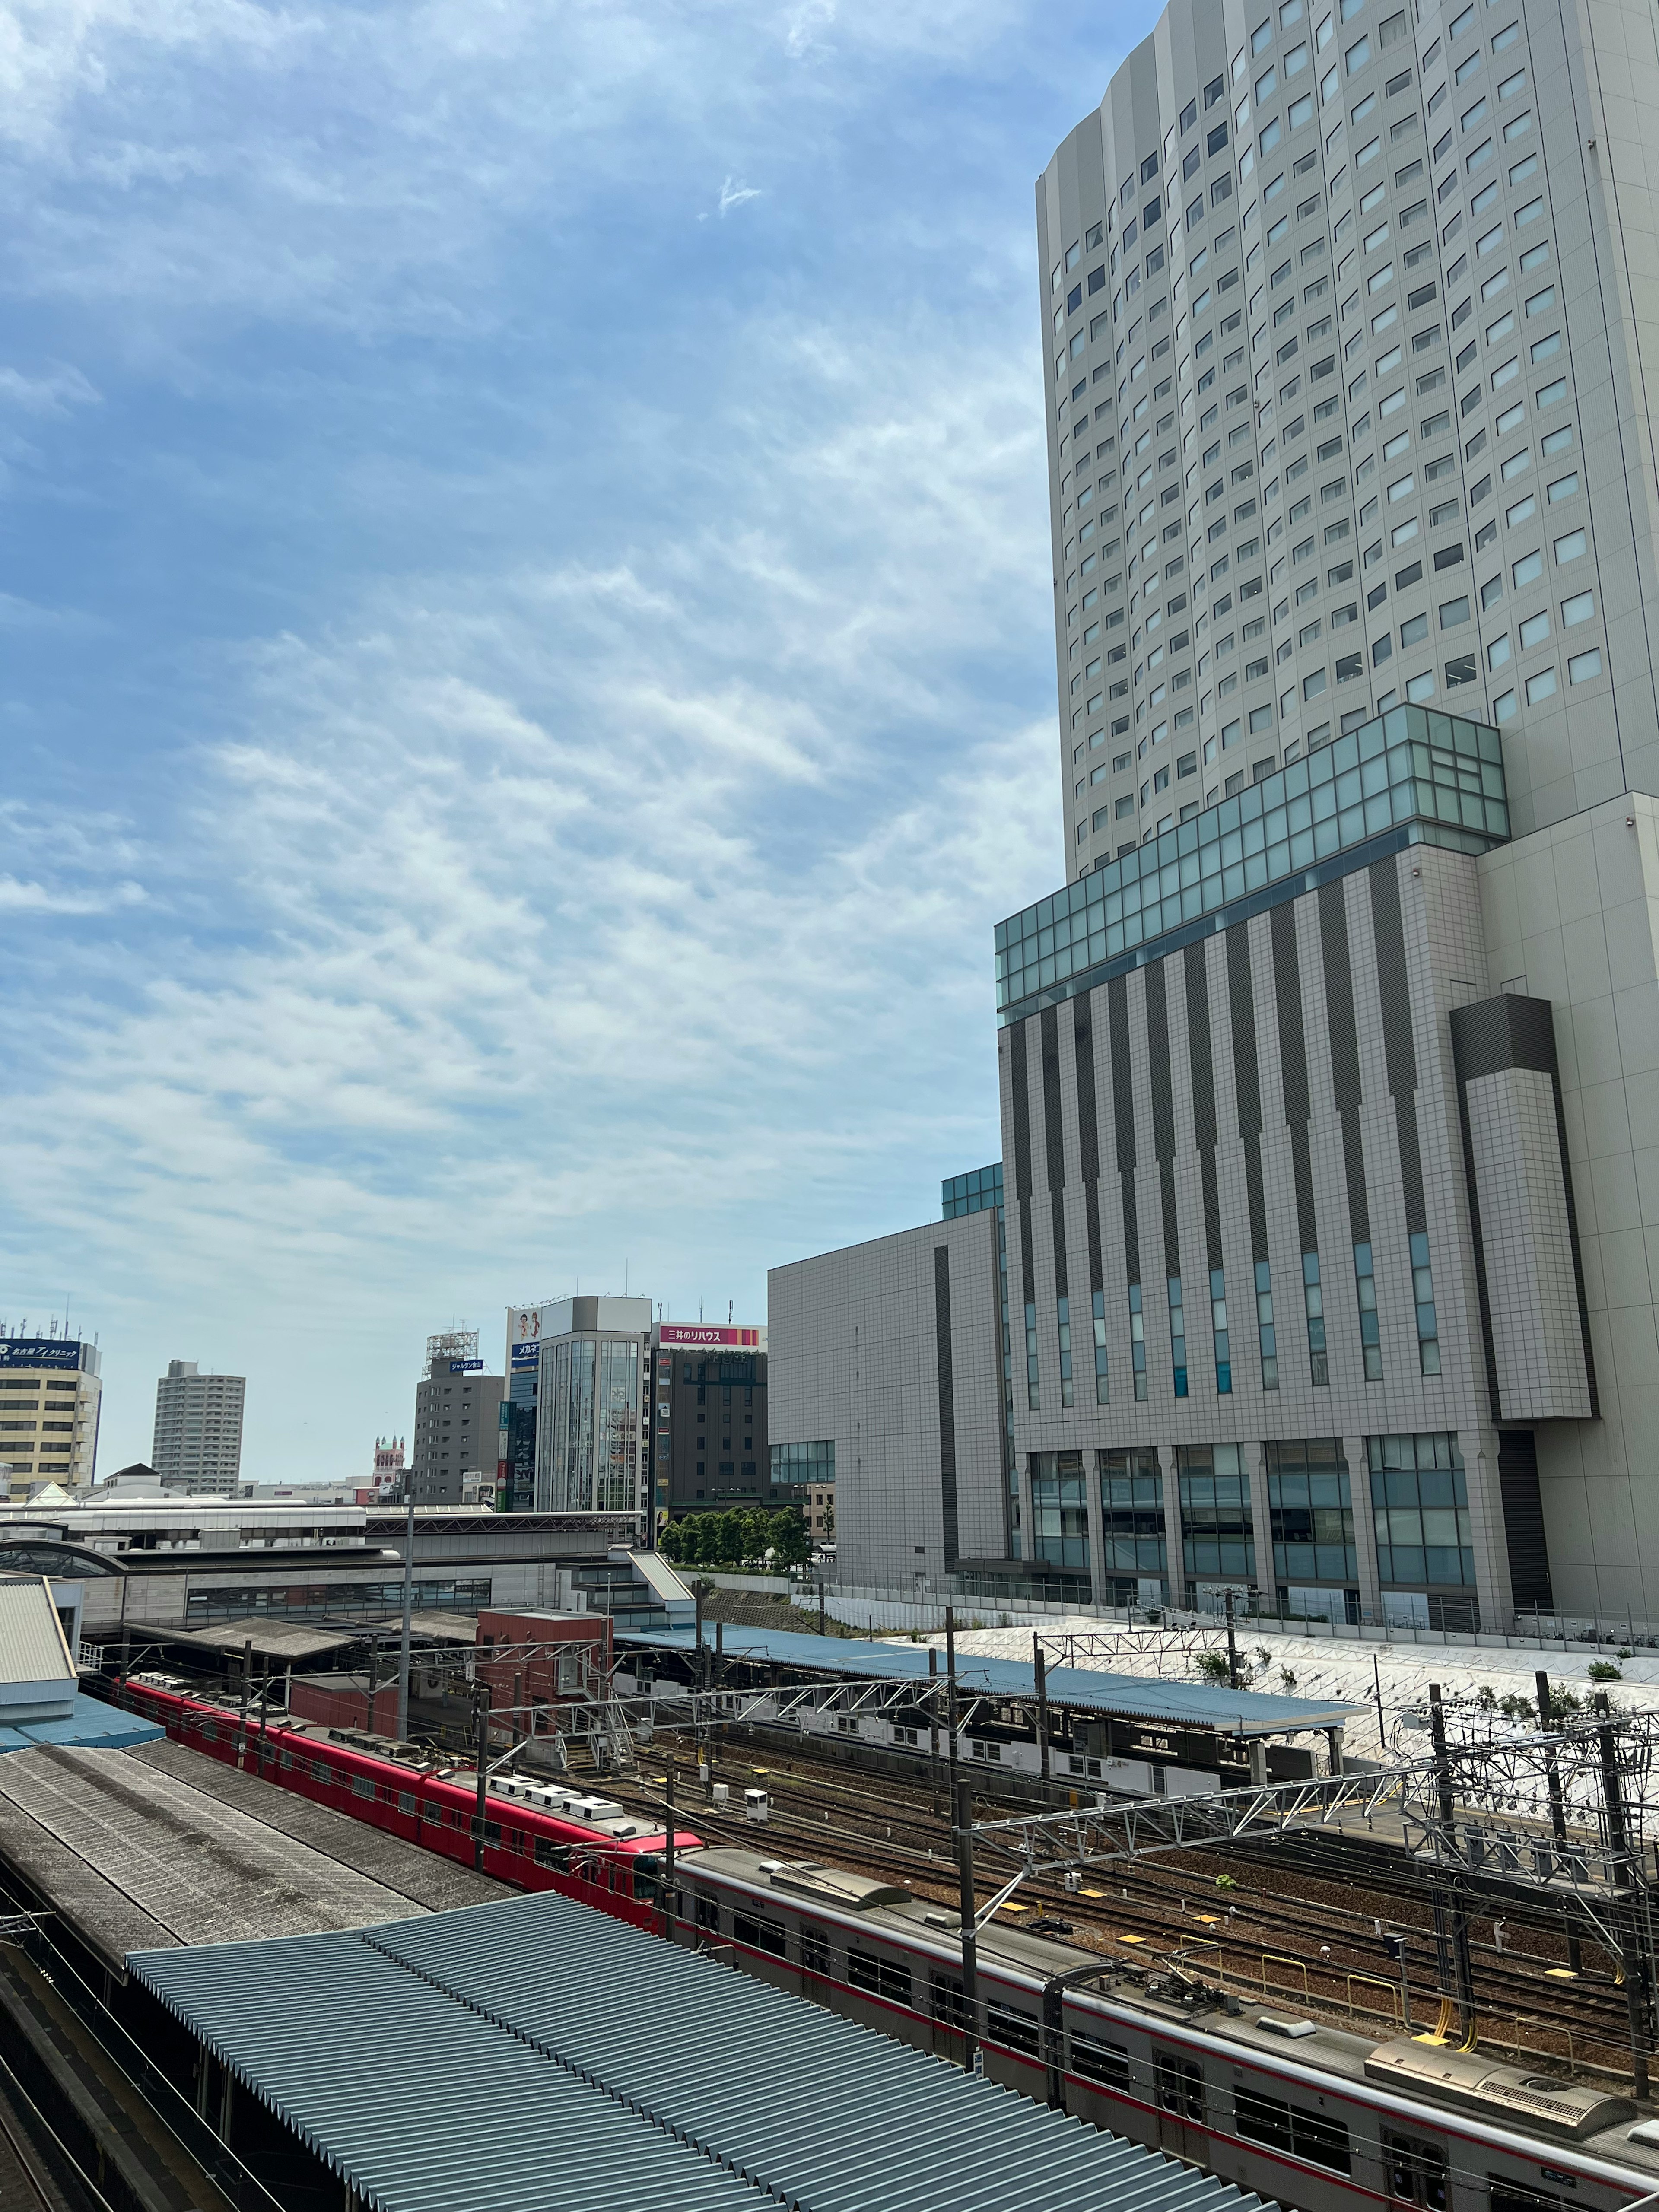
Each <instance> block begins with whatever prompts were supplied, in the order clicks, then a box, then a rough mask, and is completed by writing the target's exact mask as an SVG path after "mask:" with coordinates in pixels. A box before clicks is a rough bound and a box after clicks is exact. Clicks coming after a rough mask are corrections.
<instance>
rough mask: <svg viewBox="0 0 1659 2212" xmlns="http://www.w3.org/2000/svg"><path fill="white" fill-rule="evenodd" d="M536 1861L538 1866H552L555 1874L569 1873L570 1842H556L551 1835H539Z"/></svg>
mask: <svg viewBox="0 0 1659 2212" xmlns="http://www.w3.org/2000/svg"><path fill="white" fill-rule="evenodd" d="M536 1863H537V1865H538V1866H543V1867H551V1868H552V1869H553V1871H554V1872H555V1874H568V1873H569V1871H570V1846H569V1844H556V1843H555V1842H554V1841H553V1839H552V1838H551V1837H550V1836H538V1837H537V1838H536Z"/></svg>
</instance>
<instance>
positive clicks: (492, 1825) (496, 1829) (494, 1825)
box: [468, 1814, 501, 1845]
mask: <svg viewBox="0 0 1659 2212" xmlns="http://www.w3.org/2000/svg"><path fill="white" fill-rule="evenodd" d="M468 1826H469V1827H470V1829H471V1835H472V1840H473V1842H474V1843H477V1840H478V1819H477V1814H474V1815H473V1817H472V1819H471V1821H470V1822H469V1823H468ZM483 1839H484V1842H485V1843H486V1844H491V1845H494V1844H499V1843H500V1841H501V1822H500V1821H499V1820H486V1821H485V1822H484V1824H483Z"/></svg>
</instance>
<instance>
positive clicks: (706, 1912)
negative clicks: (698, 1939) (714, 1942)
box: [697, 1897, 720, 1936]
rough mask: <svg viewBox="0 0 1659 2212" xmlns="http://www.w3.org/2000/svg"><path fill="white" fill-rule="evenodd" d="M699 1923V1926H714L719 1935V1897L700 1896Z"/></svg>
mask: <svg viewBox="0 0 1659 2212" xmlns="http://www.w3.org/2000/svg"><path fill="white" fill-rule="evenodd" d="M697 1925H698V1927H699V1928H712V1929H714V1933H715V1934H716V1935H717V1936H718V1935H719V1933H720V1899H718V1898H717V1897H700V1898H699V1899H697Z"/></svg>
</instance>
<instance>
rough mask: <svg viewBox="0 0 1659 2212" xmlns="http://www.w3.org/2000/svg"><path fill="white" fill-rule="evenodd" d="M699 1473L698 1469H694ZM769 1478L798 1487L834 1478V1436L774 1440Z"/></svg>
mask: <svg viewBox="0 0 1659 2212" xmlns="http://www.w3.org/2000/svg"><path fill="white" fill-rule="evenodd" d="M697 1472H698V1474H702V1468H698V1469H697ZM771 1479H772V1482H773V1484H774V1486H780V1485H783V1486H787V1487H789V1488H790V1489H799V1488H801V1487H803V1486H805V1485H806V1484H809V1483H828V1482H833V1481H834V1480H835V1479H836V1440H835V1438H834V1437H819V1438H818V1439H817V1442H816V1443H799V1444H774V1445H773V1446H772V1467H771Z"/></svg>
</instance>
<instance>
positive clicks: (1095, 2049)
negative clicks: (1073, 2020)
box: [1072, 2028, 1129, 2089]
mask: <svg viewBox="0 0 1659 2212" xmlns="http://www.w3.org/2000/svg"><path fill="white" fill-rule="evenodd" d="M1072 2071H1073V2073H1074V2074H1081V2075H1085V2077H1086V2078H1087V2079H1088V2080H1089V2081H1109V2082H1110V2084H1111V2085H1112V2087H1114V2088H1115V2089H1127V2087H1128V2086H1129V2054H1128V2052H1127V2051H1126V2050H1125V2049H1124V2048H1123V2045H1121V2043H1099V2042H1097V2041H1096V2039H1095V2038H1094V2037H1093V2036H1092V2035H1079V2033H1077V2031H1076V2029H1075V2028H1074V2029H1073V2031H1072Z"/></svg>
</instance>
